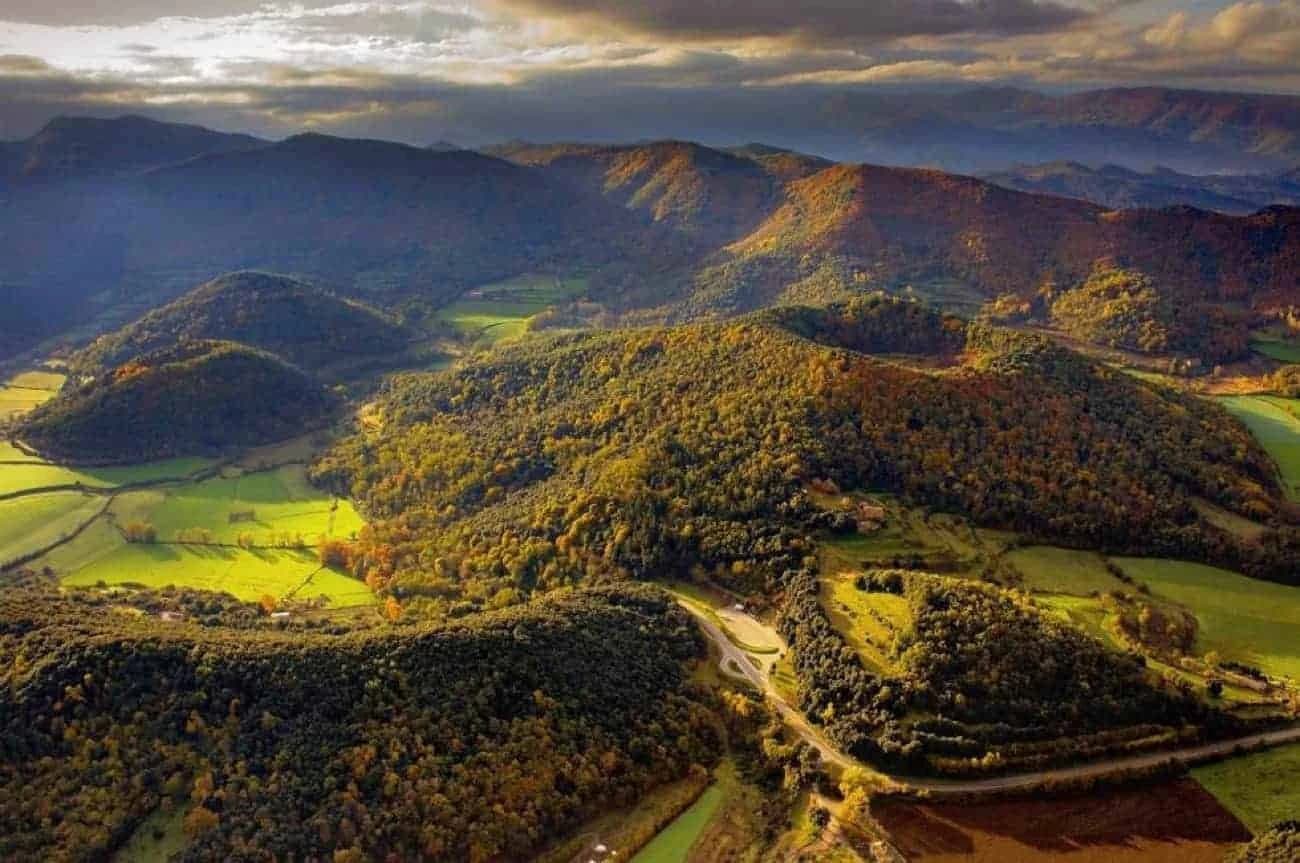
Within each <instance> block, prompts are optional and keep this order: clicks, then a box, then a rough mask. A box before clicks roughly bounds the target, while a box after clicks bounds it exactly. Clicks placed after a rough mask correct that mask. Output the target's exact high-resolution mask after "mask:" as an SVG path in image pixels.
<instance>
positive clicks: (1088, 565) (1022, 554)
mask: <svg viewBox="0 0 1300 863" xmlns="http://www.w3.org/2000/svg"><path fill="white" fill-rule="evenodd" d="M1006 561H1007V563H1008V564H1010V565H1011V567H1012V568H1013V569H1015V570H1016V572H1018V573H1020V575H1021V576H1022V578H1023V579H1024V582H1023V584H1024V587H1025V589H1026V590H1031V591H1034V592H1037V593H1064V594H1070V595H1074V596H1087V595H1088V594H1091V593H1094V592H1095V593H1104V592H1106V591H1108V590H1113V589H1115V588H1116V587H1120V586H1121V584H1120V582H1119V581H1118V580H1117V579H1116V578H1115V576H1114V575H1112V574H1111V573H1110V572H1109V571H1108V570H1107V569H1106V559H1105V558H1104V557H1102V556H1101V555H1100V554H1097V553H1096V552H1094V551H1077V550H1075V549H1072V548H1057V547H1056V546H1050V545H1031V546H1028V547H1026V548H1018V549H1016V550H1015V551H1012V552H1009V553H1008V554H1007V556H1006Z"/></svg>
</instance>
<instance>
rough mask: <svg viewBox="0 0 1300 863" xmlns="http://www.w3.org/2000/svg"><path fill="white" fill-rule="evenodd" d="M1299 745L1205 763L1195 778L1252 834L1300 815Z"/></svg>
mask: <svg viewBox="0 0 1300 863" xmlns="http://www.w3.org/2000/svg"><path fill="white" fill-rule="evenodd" d="M1297 776H1300V745H1296V746H1283V747H1279V748H1277V749H1268V750H1265V751H1263V752H1254V753H1251V754H1250V755H1244V756H1241V757H1238V758H1230V759H1228V760H1226V761H1219V762H1217V763H1214V764H1206V765H1204V766H1202V767H1197V768H1194V769H1193V770H1192V777H1193V778H1194V779H1196V781H1197V782H1199V783H1201V785H1202V786H1203V787H1204V788H1205V789H1206V790H1207V791H1209V792H1210V793H1211V794H1213V795H1214V796H1215V798H1216V799H1217V800H1218V801H1219V802H1220V803H1221V804H1223V806H1224V808H1226V809H1227V810H1228V811H1230V812H1231V813H1232V814H1233V815H1236V816H1237V817H1238V818H1239V819H1241V822H1242V823H1243V824H1245V825H1246V826H1247V827H1248V828H1250V830H1251V832H1252V833H1259V832H1261V831H1264V830H1267V829H1268V828H1269V827H1271V826H1273V825H1274V824H1276V823H1277V822H1279V821H1284V820H1286V819H1288V818H1295V817H1296V816H1297V814H1300V783H1298V782H1296V777H1297Z"/></svg>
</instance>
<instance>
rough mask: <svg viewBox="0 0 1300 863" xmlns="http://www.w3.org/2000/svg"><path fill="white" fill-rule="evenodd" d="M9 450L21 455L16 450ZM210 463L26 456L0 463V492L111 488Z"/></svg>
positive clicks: (178, 475)
mask: <svg viewBox="0 0 1300 863" xmlns="http://www.w3.org/2000/svg"><path fill="white" fill-rule="evenodd" d="M11 449H12V448H11ZM13 451H14V452H15V453H18V454H19V456H21V455H22V454H21V453H20V452H19V451H18V450H13ZM5 460H7V459H0V461H5ZM211 466H212V461H211V460H210V459H203V458H177V459H169V460H167V461H159V462H150V463H149V464H141V465H130V466H125V467H69V466H66V465H59V464H51V463H49V462H45V461H39V460H33V459H32V458H31V457H27V458H26V459H24V463H22V464H0V495H5V494H12V493H14V492H20V491H26V490H28V489H44V488H50V487H55V486H67V485H82V486H85V487H86V488H101V489H111V488H118V487H120V486H124V485H131V484H133V483H140V482H158V481H161V480H168V479H184V478H186V477H190V476H193V475H195V474H196V473H199V472H200V471H202V470H204V469H205V468H208V467H211Z"/></svg>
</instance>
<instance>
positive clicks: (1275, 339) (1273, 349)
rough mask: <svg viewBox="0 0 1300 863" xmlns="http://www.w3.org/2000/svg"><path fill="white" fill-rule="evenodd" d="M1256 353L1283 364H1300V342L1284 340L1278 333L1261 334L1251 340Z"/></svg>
mask: <svg viewBox="0 0 1300 863" xmlns="http://www.w3.org/2000/svg"><path fill="white" fill-rule="evenodd" d="M1250 346H1251V348H1252V349H1253V350H1254V351H1255V353H1258V354H1263V355H1264V356H1266V357H1268V358H1269V359H1274V360H1277V361H1278V362H1282V363H1300V342H1296V341H1294V340H1292V339H1285V338H1282V337H1281V336H1280V335H1278V334H1276V333H1261V334H1259V335H1257V336H1256V337H1255V338H1253V339H1251V342H1250Z"/></svg>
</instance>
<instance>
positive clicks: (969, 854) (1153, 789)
mask: <svg viewBox="0 0 1300 863" xmlns="http://www.w3.org/2000/svg"><path fill="white" fill-rule="evenodd" d="M873 812H874V814H875V816H876V819H877V820H878V821H879V822H880V824H881V825H882V826H883V827H884V828H885V829H886V830H887V831H888V832H889V834H890V838H891V840H892V841H893V843H894V845H895V846H896V847H897V848H898V850H899V851H901V852H902V853H903V855H904V856H905V857H906V858H907V859H908V860H909V861H917V863H947V861H962V863H971V861H980V863H1039V861H1049V860H1065V861H1068V863H1164V861H1171V863H1222V860H1223V856H1224V854H1225V853H1226V852H1227V850H1228V848H1230V847H1231V846H1233V845H1235V844H1237V843H1240V842H1245V841H1248V840H1249V839H1250V832H1249V831H1247V830H1246V828H1245V827H1244V826H1242V824H1241V822H1240V821H1238V820H1237V819H1236V817H1235V816H1233V815H1232V814H1231V813H1230V812H1228V811H1227V810H1226V809H1224V808H1223V807H1222V806H1220V805H1219V803H1218V801H1216V800H1215V799H1214V798H1213V797H1212V796H1210V794H1209V792H1207V791H1206V790H1205V789H1203V788H1201V786H1200V785H1198V784H1196V782H1194V781H1192V780H1190V779H1179V780H1176V781H1173V782H1166V783H1163V784H1160V785H1151V786H1143V787H1135V788H1128V789H1123V790H1117V791H1108V792H1105V793H1102V794H1090V795H1086V796H1069V797H1057V798H1052V799H1045V800H1009V801H1001V802H993V803H981V804H976V805H965V806H963V805H957V804H949V803H942V804H939V803H936V804H915V803H902V802H897V803H890V802H886V803H882V804H879V805H878V806H876V807H873Z"/></svg>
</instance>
